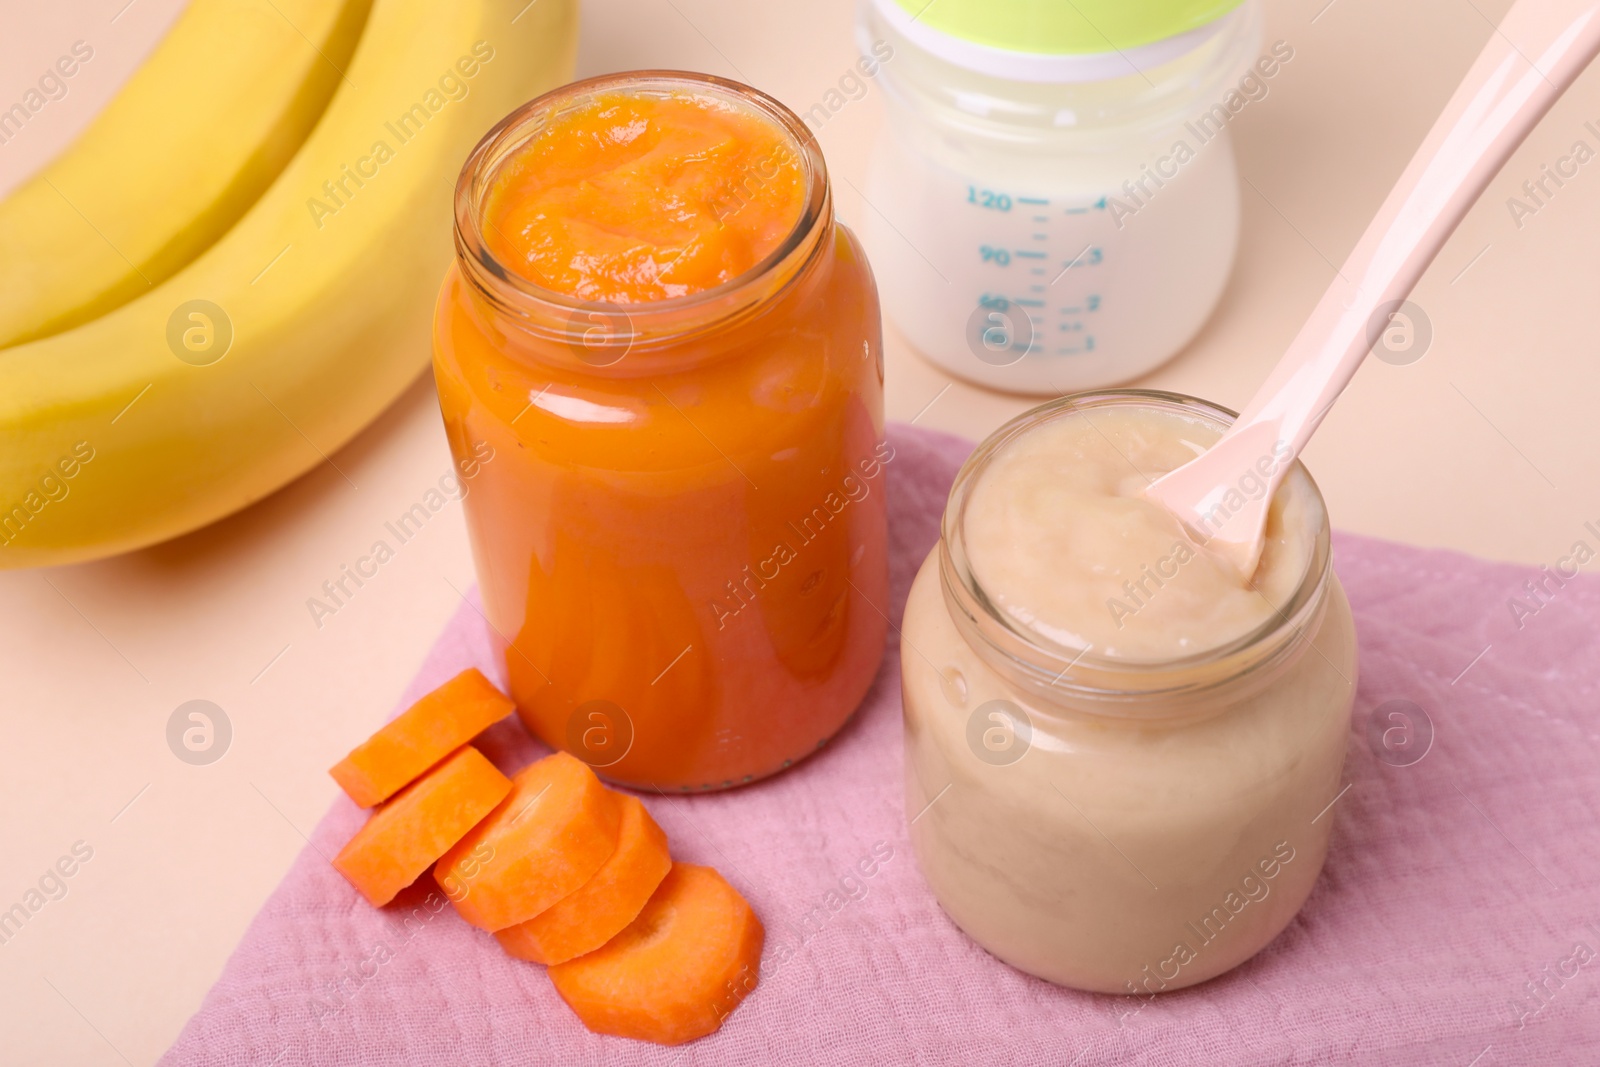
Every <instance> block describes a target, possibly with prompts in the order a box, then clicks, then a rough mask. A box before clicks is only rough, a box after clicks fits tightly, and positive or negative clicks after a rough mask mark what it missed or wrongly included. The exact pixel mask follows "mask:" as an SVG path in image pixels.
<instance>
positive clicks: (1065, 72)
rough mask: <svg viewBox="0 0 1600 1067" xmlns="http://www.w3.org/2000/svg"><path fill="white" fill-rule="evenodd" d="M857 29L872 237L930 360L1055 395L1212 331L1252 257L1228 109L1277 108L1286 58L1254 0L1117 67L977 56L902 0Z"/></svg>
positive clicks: (889, 307)
mask: <svg viewBox="0 0 1600 1067" xmlns="http://www.w3.org/2000/svg"><path fill="white" fill-rule="evenodd" d="M860 34H861V41H860V45H861V48H862V52H863V55H864V56H870V57H872V59H873V60H874V62H877V63H881V73H879V74H878V75H877V78H878V80H879V82H880V83H881V84H882V85H883V87H884V93H885V123H884V125H885V129H884V136H883V137H882V138H881V139H880V140H879V141H878V143H877V144H876V145H875V147H874V150H873V155H872V159H871V162H870V170H869V176H868V181H867V188H866V196H867V198H868V200H869V201H870V202H871V203H872V205H873V207H874V208H875V210H874V211H871V212H869V213H868V214H867V216H866V218H865V226H864V231H863V232H864V237H865V239H866V243H867V247H868V249H869V250H870V251H871V254H872V260H873V263H874V264H875V265H876V267H877V270H878V275H879V285H880V286H881V288H882V292H883V302H884V312H885V314H886V315H887V316H888V318H889V320H890V321H891V322H892V323H893V324H894V325H895V327H896V328H898V329H899V330H900V331H901V332H902V333H903V334H904V335H905V337H906V338H907V340H909V341H910V342H911V344H912V346H913V347H914V348H916V349H917V351H919V352H920V353H921V354H922V355H923V356H925V357H926V358H928V359H929V360H931V361H932V362H934V363H936V364H938V365H939V366H941V367H943V368H944V369H946V370H948V371H950V372H951V373H953V374H956V375H959V376H960V377H963V378H966V379H968V380H970V381H975V382H978V383H979V384H983V385H988V386H992V387H995V388H1000V389H1006V390H1010V391H1015V392H1026V393H1040V394H1043V393H1049V394H1053V395H1060V394H1062V393H1064V392H1068V391H1076V390H1081V389H1088V388H1095V387H1099V386H1104V385H1110V384H1115V383H1118V382H1125V381H1128V380H1131V379H1133V378H1136V377H1138V376H1140V375H1142V374H1145V373H1147V372H1148V371H1150V370H1152V369H1154V368H1155V367H1156V366H1158V365H1160V364H1161V363H1163V362H1165V361H1166V360H1167V359H1169V358H1171V357H1172V356H1173V355H1174V354H1176V353H1177V351H1178V350H1179V349H1180V348H1182V347H1183V345H1184V344H1186V343H1187V342H1188V341H1189V340H1190V339H1191V338H1192V337H1193V336H1194V335H1195V333H1196V332H1198V330H1199V329H1200V327H1201V326H1202V324H1203V323H1204V322H1205V320H1206V318H1207V317H1208V316H1209V315H1210V313H1211V311H1212V309H1213V308H1214V307H1215V306H1216V303H1217V301H1218V300H1219V299H1220V297H1221V294H1222V291H1223V288H1224V286H1225V284H1226V282H1227V278H1228V275H1229V272H1230V271H1231V269H1232V265H1233V259H1234V253H1235V251H1236V249H1237V245H1238V233H1239V211H1240V208H1239V181H1238V173H1237V169H1236V166H1235V160H1234V152H1233V145H1232V140H1231V133H1230V123H1231V121H1232V119H1233V117H1234V115H1235V114H1237V111H1238V109H1237V108H1232V107H1230V106H1224V105H1223V104H1222V103H1220V102H1221V101H1223V100H1224V99H1227V100H1229V102H1230V104H1231V103H1232V102H1233V100H1234V98H1237V100H1238V101H1240V102H1241V104H1240V107H1241V108H1242V106H1244V105H1245V104H1248V102H1249V100H1251V99H1256V98H1258V96H1260V95H1265V93H1266V91H1267V76H1266V75H1264V74H1263V73H1262V70H1263V69H1270V70H1271V71H1272V72H1273V74H1276V72H1277V70H1278V67H1279V65H1280V62H1281V59H1275V58H1274V57H1273V56H1272V55H1270V54H1269V55H1266V56H1259V57H1258V52H1259V49H1260V37H1261V16H1260V10H1259V6H1258V3H1257V0H1248V2H1246V3H1245V4H1244V5H1243V6H1242V7H1240V8H1238V9H1236V10H1235V11H1233V12H1231V13H1230V14H1227V15H1225V16H1223V17H1221V18H1220V19H1217V20H1216V21H1215V22H1214V23H1212V24H1211V25H1209V26H1206V27H1203V28H1202V29H1201V30H1200V31H1195V32H1191V33H1189V34H1185V35H1182V36H1181V37H1179V38H1177V39H1175V40H1174V41H1169V42H1160V43H1158V44H1157V45H1154V46H1150V47H1149V48H1147V49H1143V50H1135V51H1134V52H1130V53H1109V54H1108V55H1106V56H1064V57H1040V56H1033V55H1031V54H1028V53H1003V52H999V51H997V50H995V49H983V48H979V47H977V46H969V45H967V44H966V42H961V41H958V40H955V39H953V38H942V37H940V36H939V35H937V34H935V33H933V32H932V31H929V30H927V28H926V27H924V26H923V25H922V24H921V23H919V22H915V21H912V20H909V19H907V18H906V17H905V15H904V13H903V11H901V9H900V8H899V7H898V5H897V4H896V3H895V0H863V3H862V7H861V15H860ZM1175 46H1181V47H1175ZM1287 54H1288V55H1291V56H1292V54H1293V53H1292V49H1291V50H1289V51H1288V53H1287ZM886 56H887V57H888V58H885V57H886ZM996 57H999V59H1006V58H1008V57H1009V59H1010V62H1008V63H1000V62H999V61H998V59H997V58H996ZM1029 60H1033V61H1038V63H1042V64H1044V65H1043V66H1039V67H1038V69H1030V68H1029V66H1028V64H1027V62H1026V61H1029ZM1136 64H1137V66H1136ZM975 68H982V69H975ZM1005 71H1009V72H1010V73H1002V72H1005ZM1241 79H1244V80H1245V82H1246V85H1245V88H1244V90H1243V92H1244V93H1248V94H1249V96H1248V97H1247V96H1245V95H1241V91H1240V88H1239V87H1240V84H1241Z"/></svg>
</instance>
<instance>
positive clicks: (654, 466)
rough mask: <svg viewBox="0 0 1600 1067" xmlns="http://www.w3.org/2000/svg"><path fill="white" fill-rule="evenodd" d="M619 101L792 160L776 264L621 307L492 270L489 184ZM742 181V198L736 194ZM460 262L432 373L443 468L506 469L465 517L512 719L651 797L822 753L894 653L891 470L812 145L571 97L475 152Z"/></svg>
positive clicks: (746, 96)
mask: <svg viewBox="0 0 1600 1067" xmlns="http://www.w3.org/2000/svg"><path fill="white" fill-rule="evenodd" d="M617 93H622V94H631V95H632V96H634V97H638V98H641V99H645V100H649V99H655V98H669V97H671V96H672V95H673V94H683V93H691V94H696V96H695V99H699V100H702V101H705V100H711V101H713V102H714V103H715V106H716V107H718V108H726V109H736V110H737V113H738V114H741V115H744V116H746V117H749V116H754V117H755V119H757V120H759V121H760V122H761V123H763V124H765V126H766V128H767V132H768V134H769V135H775V136H777V137H779V138H781V139H782V140H783V142H784V143H785V144H787V146H788V148H789V152H790V156H789V158H791V159H792V161H793V165H794V166H795V167H797V168H799V172H800V177H801V179H802V180H803V190H804V203H803V209H802V213H801V215H800V218H799V220H798V222H796V223H795V224H794V226H793V229H792V232H789V233H787V236H783V237H782V243H781V244H780V245H778V247H777V248H776V250H775V251H773V252H772V253H771V255H769V256H767V257H766V258H765V259H763V260H761V261H760V262H759V263H758V264H756V265H755V266H754V267H752V268H751V269H749V270H748V271H746V272H744V273H743V274H741V275H739V276H738V277H736V278H734V279H733V280H731V281H729V282H727V283H726V284H722V285H720V286H717V287H713V288H709V289H706V290H704V291H701V292H691V293H689V294H687V295H681V296H670V297H668V298H664V299H655V300H651V301H649V302H635V303H611V304H601V303H589V302H584V301H581V300H578V299H576V298H574V297H571V296H566V295H563V294H561V293H558V292H554V291H552V290H549V289H543V288H540V287H539V286H538V285H535V284H534V283H532V282H530V281H528V280H527V279H526V278H523V277H521V276H519V275H518V274H517V273H515V272H513V271H511V270H508V269H506V268H505V267H504V266H503V265H502V264H500V263H498V262H497V261H496V259H495V256H494V254H493V253H492V252H491V251H490V250H489V248H488V247H487V245H493V244H494V243H495V242H494V241H492V240H491V241H488V242H486V241H485V240H484V235H483V228H484V204H485V199H486V197H487V196H489V195H490V191H491V190H492V189H493V188H494V187H495V181H496V176H497V174H498V173H499V171H500V170H501V168H503V167H505V166H506V164H507V161H508V160H515V159H516V157H517V154H518V152H519V151H520V150H521V149H522V148H523V147H524V146H525V145H526V144H527V143H528V142H529V141H530V139H532V138H535V137H536V136H537V134H538V131H539V130H540V129H541V128H542V127H543V126H544V124H545V123H547V122H550V121H553V118H552V117H556V118H559V117H560V116H562V115H563V114H568V113H570V112H571V110H572V109H574V108H581V107H584V106H587V104H588V102H589V101H591V100H592V99H593V98H596V97H599V96H602V95H605V94H617ZM606 98H607V99H610V98H611V97H610V96H607V97H606ZM731 177H732V183H731V187H730V193H729V195H730V196H732V197H734V198H737V197H738V196H739V195H740V188H735V187H736V186H739V183H740V181H741V180H742V179H745V178H747V177H749V176H745V175H738V174H736V175H733V176H731ZM749 180H750V181H754V182H757V183H759V182H760V181H761V180H763V175H761V174H756V175H755V176H754V177H753V178H749ZM744 188H748V187H744ZM640 210H649V208H647V207H641V208H640ZM457 247H458V258H457V264H456V266H455V267H454V268H452V270H451V271H450V273H449V275H448V276H447V278H446V279H445V284H444V288H443V291H442V293H441V295H440V301H439V306H438V313H437V320H436V338H435V361H434V371H435V378H436V380H437V382H438V387H439V396H440V407H441V409H442V412H443V415H444V420H445V426H446V430H447V433H448V436H449V439H450V443H451V448H452V450H454V451H455V452H456V453H457V454H458V455H460V454H462V450H463V449H464V448H466V447H467V444H468V442H471V441H487V442H488V443H489V444H490V445H492V447H493V448H494V450H495V455H496V459H495V462H494V463H492V464H486V465H484V466H483V468H482V469H481V471H480V473H479V474H478V476H477V477H476V478H475V479H474V482H473V485H472V490H471V492H470V494H469V495H468V496H467V497H466V499H465V509H466V515H467V521H468V526H469V530H470V533H471V537H472V544H473V554H474V558H475V560H476V563H477V568H478V575H479V582H480V589H481V590H482V597H483V604H484V612H485V614H486V616H487V618H488V621H489V623H490V625H491V626H492V627H493V628H494V630H495V631H496V633H497V635H498V638H499V641H500V645H501V648H502V650H503V652H504V656H505V663H506V667H507V669H508V671H509V674H510V678H511V689H512V696H513V697H514V699H515V700H516V702H517V707H518V711H519V714H520V715H521V717H522V719H523V721H524V722H525V723H526V724H527V725H528V727H529V728H530V729H531V730H533V731H534V732H535V733H536V734H537V735H538V736H539V737H541V738H542V739H543V740H545V741H546V742H547V743H549V744H551V745H552V746H555V747H566V748H569V749H570V750H572V751H573V752H574V753H575V754H576V755H578V756H580V758H587V759H589V762H590V763H591V764H592V765H593V766H595V767H596V769H597V770H598V771H599V773H601V774H602V775H604V776H606V777H608V778H611V779H613V780H616V781H620V782H624V783H628V784H632V785H637V786H643V787H647V788H648V787H660V788H662V789H674V790H688V789H695V790H699V789H706V788H723V787H726V786H729V785H736V784H740V783H743V782H748V781H752V780H754V779H756V778H760V777H763V776H765V775H768V774H772V773H774V772H776V771H778V770H781V769H782V768H784V767H787V766H789V765H790V764H792V763H793V762H794V761H797V760H799V759H802V758H803V757H804V756H806V755H808V754H809V753H811V752H814V751H816V750H817V749H818V748H819V747H820V746H821V745H822V744H823V743H825V742H826V740H827V739H828V738H829V737H830V736H831V735H832V734H833V733H834V732H835V731H836V730H837V729H838V728H839V727H840V726H841V725H842V724H843V723H844V722H845V720H846V719H847V718H848V717H849V716H850V715H851V714H852V713H853V711H854V710H855V707H856V705H857V704H858V703H859V701H860V700H861V698H862V696H863V695H864V694H865V692H866V690H867V687H868V686H869V685H870V684H871V681H872V678H873V676H874V674H875V672H876V670H877V665H878V662H879V659H880V658H881V655H882V648H883V640H884V633H885V628H886V621H885V618H884V616H883V614H882V613H881V612H880V610H879V608H880V607H881V606H883V605H884V604H885V603H886V600H887V589H888V585H887V582H888V579H887V564H886V518H885V516H886V511H885V503H886V495H885V491H884V478H885V474H884V464H885V463H887V462H889V461H890V460H892V458H893V453H892V451H891V450H890V449H889V446H888V445H887V443H886V441H885V440H884V436H883V392H882V383H883V378H882V374H883V371H882V363H881V345H880V334H879V325H878V307H877V297H876V292H875V289H874V287H873V282H872V276H871V273H870V272H869V270H868V268H867V265H866V261H865V259H864V258H863V256H862V254H861V250H860V248H859V246H858V245H857V243H856V241H855V239H854V237H853V236H852V235H851V234H850V233H849V231H848V230H846V229H845V228H844V227H843V226H841V225H839V224H838V223H836V222H835V220H834V216H833V206H832V200H831V196H830V194H829V190H828V181H827V175H826V171H825V169H824V165H823V160H822V157H821V154H820V151H819V150H818V149H817V147H816V145H815V143H814V141H812V140H810V138H809V137H808V135H807V134H806V131H805V128H804V126H803V125H802V124H801V123H800V122H799V120H798V119H797V118H795V116H794V115H793V114H792V113H790V112H789V111H788V110H787V109H785V108H784V107H783V106H782V105H780V104H778V103H777V102H776V101H774V100H772V99H771V98H769V97H766V96H764V95H763V94H760V93H757V92H756V91H754V90H752V89H749V88H746V87H744V86H740V85H737V84H736V83H732V82H726V81H723V80H721V79H716V78H711V77H709V76H698V75H677V74H666V73H641V74H631V75H616V76H610V77H607V78H601V79H594V80H591V81H589V82H583V83H578V84H575V85H572V86H568V87H566V88H564V89H561V90H558V91H557V92H556V93H553V94H550V95H549V96H546V97H542V98H540V99H539V100H536V101H534V102H533V103H531V104H529V105H528V106H526V107H525V108H523V109H522V110H520V111H518V112H516V113H515V114H513V115H512V116H511V117H510V118H508V119H507V120H506V121H505V122H504V123H502V124H501V126H500V127H498V128H497V129H496V130H494V131H492V132H491V134H490V135H489V136H488V137H486V138H485V139H484V141H483V142H482V143H481V144H480V145H479V147H478V149H477V150H476V152H475V153H474V154H473V156H472V158H471V159H470V160H469V161H468V164H467V167H466V170H465V171H464V172H463V176H462V180H461V184H460V185H459V187H458V191H457ZM597 702H599V703H597ZM595 708H601V709H602V711H603V713H597V712H596V711H595ZM597 715H598V718H597V717H596V716H597ZM574 716H577V717H578V718H577V720H576V721H575V720H574ZM622 737H625V738H626V741H627V744H626V746H624V745H623V744H622V743H621V740H619V739H620V738H622ZM574 739H578V740H574Z"/></svg>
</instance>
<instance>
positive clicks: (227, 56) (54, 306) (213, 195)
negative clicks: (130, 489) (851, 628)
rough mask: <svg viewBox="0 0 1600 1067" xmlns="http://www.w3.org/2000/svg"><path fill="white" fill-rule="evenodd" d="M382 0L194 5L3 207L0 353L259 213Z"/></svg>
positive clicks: (93, 310) (73, 321)
mask: <svg viewBox="0 0 1600 1067" xmlns="http://www.w3.org/2000/svg"><path fill="white" fill-rule="evenodd" d="M371 6H372V0H194V2H193V3H192V4H191V5H190V6H189V8H188V9H187V10H186V11H185V12H184V13H183V14H182V15H181V16H180V17H179V19H178V21H177V23H176V24H175V25H174V26H173V28H172V30H171V32H169V33H168V34H167V36H166V38H165V39H164V40H163V41H162V42H161V44H160V45H159V46H158V47H157V48H156V50H155V52H154V53H153V54H152V55H151V57H150V59H149V60H148V61H147V62H146V63H145V64H144V65H143V66H142V67H140V68H139V70H138V71H136V72H135V73H134V75H133V77H132V78H130V79H129V80H128V83H127V85H125V86H124V87H123V89H122V91H121V92H120V93H118V94H117V96H116V97H115V98H114V99H113V100H112V101H111V103H110V104H109V105H108V106H107V107H106V109H105V110H104V111H103V112H101V113H100V115H98V116H97V117H96V118H95V121H94V122H93V123H91V124H90V126H89V128H88V129H87V130H85V131H84V133H83V135H82V136H81V137H80V138H79V139H78V140H77V141H76V142H75V143H74V144H73V145H72V146H71V147H70V148H68V149H67V150H66V152H64V153H63V154H62V155H61V156H60V157H58V158H57V159H56V160H54V161H53V162H52V163H51V164H50V165H49V166H47V167H45V169H44V170H43V171H41V172H40V173H39V174H38V175H36V176H35V177H34V178H32V179H31V180H30V181H28V182H26V183H24V184H23V185H22V186H21V187H20V188H18V189H17V190H15V191H14V192H13V193H12V194H11V195H10V196H8V197H6V198H5V200H4V201H0V348H3V347H5V346H7V345H13V344H17V343H19V342H21V341H30V340H33V339H34V338H37V337H47V336H49V335H50V334H53V333H59V332H60V331H62V330H65V329H69V328H71V327H73V326H76V325H78V324H80V323H84V322H88V321H89V320H90V319H93V318H96V317H98V316H100V315H103V314H105V313H106V312H107V311H109V310H111V309H112V308H114V307H117V306H118V305H120V304H124V303H126V302H127V301H129V300H131V299H133V298H134V297H136V296H138V295H139V294H141V293H144V292H146V291H148V290H150V289H151V288H153V287H154V286H155V285H158V284H159V283H161V282H162V281H165V280H166V279H167V278H169V277H171V276H172V275H173V274H175V273H176V272H177V271H179V270H181V269H182V268H183V267H184V266H185V265H186V264H188V263H189V262H190V261H191V260H193V259H194V257H195V256H197V255H199V254H200V253H201V252H203V251H205V250H206V249H207V248H208V247H210V246H211V245H212V244H213V243H214V242H215V241H216V240H217V238H219V237H221V236H222V235H223V234H224V233H226V232H227V230H228V227H230V226H232V225H233V224H234V223H235V222H237V221H238V219H239V217H240V216H241V215H243V214H244V213H245V211H246V210H248V209H249V207H250V205H251V204H253V203H255V202H256V200H257V199H258V198H259V197H260V196H261V194H262V192H263V191H264V190H265V189H266V188H267V186H268V185H270V184H271V183H272V180H273V179H274V178H276V177H277V176H278V174H279V173H280V172H281V171H282V170H283V167H284V165H285V164H286V163H288V162H289V160H290V159H292V158H293V157H294V154H295V152H296V151H297V150H298V149H299V147H300V145H301V143H302V142H304V141H305V138H306V135H307V134H309V133H310V132H311V128H312V127H313V126H315V125H316V123H317V119H319V118H320V117H321V116H322V112H323V110H324V109H325V108H326V107H327V105H328V100H329V98H331V97H332V96H333V93H334V90H335V89H336V88H337V87H338V85H339V80H340V78H341V77H342V72H343V71H344V68H345V67H346V66H348V65H349V62H350V54H351V52H353V51H354V50H355V46H356V42H357V41H358V40H359V39H360V37H361V27H362V25H363V24H364V23H365V22H366V19H367V12H368V10H369V9H370V8H371Z"/></svg>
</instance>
